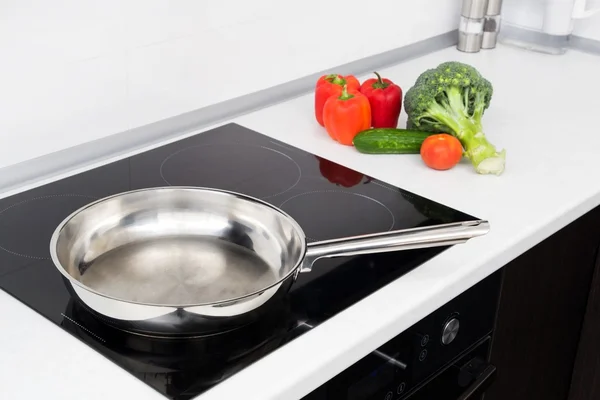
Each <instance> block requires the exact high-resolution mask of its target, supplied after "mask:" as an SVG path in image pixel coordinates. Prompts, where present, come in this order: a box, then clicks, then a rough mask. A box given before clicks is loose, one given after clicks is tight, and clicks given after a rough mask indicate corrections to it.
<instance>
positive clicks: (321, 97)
mask: <svg viewBox="0 0 600 400" xmlns="http://www.w3.org/2000/svg"><path fill="white" fill-rule="evenodd" d="M344 85H347V86H348V90H349V91H355V90H358V89H359V88H360V82H359V81H358V79H356V77H354V76H353V75H346V76H342V75H338V74H329V75H323V76H322V77H320V78H319V80H318V81H317V85H316V87H315V117H316V118H317V122H318V123H319V124H320V125H321V126H325V122H323V106H325V102H326V101H327V99H328V98H330V97H331V96H333V95H336V96H339V95H340V94H341V93H342V86H344Z"/></svg>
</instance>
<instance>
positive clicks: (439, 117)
mask: <svg viewBox="0 0 600 400" xmlns="http://www.w3.org/2000/svg"><path fill="white" fill-rule="evenodd" d="M492 92H493V88H492V85H491V84H490V83H489V82H488V81H487V80H486V79H484V78H483V77H482V76H481V75H480V74H479V72H478V71H477V70H476V69H475V68H473V67H471V66H469V65H466V64H461V63H458V62H447V63H443V64H440V65H439V66H438V67H437V68H436V69H432V70H428V71H425V72H424V73H423V74H421V76H419V78H418V79H417V82H416V83H415V85H414V86H413V87H412V88H410V89H409V90H408V92H407V93H406V97H405V100H404V102H405V109H406V112H407V114H408V118H409V125H410V127H411V128H414V129H421V130H426V131H431V132H446V133H450V134H452V135H454V136H456V137H457V138H458V139H459V140H460V142H461V144H462V145H463V148H464V155H465V156H466V157H467V158H468V159H469V160H470V161H471V163H472V164H473V166H474V167H475V170H476V171H477V172H478V173H480V174H496V175H500V174H501V173H502V172H503V171H504V164H505V157H506V152H505V151H504V150H502V151H501V152H498V151H497V150H496V148H495V147H494V145H493V144H491V143H490V142H489V141H488V139H487V138H486V136H485V134H484V132H483V126H482V124H481V118H482V117H483V114H484V112H485V110H486V109H487V107H488V106H489V103H490V100H491V96H492Z"/></svg>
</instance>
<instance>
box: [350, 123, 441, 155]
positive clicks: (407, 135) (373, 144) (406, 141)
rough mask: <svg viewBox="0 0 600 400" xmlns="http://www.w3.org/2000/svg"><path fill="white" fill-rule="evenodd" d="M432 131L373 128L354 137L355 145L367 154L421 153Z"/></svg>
mask: <svg viewBox="0 0 600 400" xmlns="http://www.w3.org/2000/svg"><path fill="white" fill-rule="evenodd" d="M431 135H432V133H431V132H422V131H416V130H411V129H398V128H373V129H367V130H365V131H362V132H360V133H359V134H358V135H356V136H355V137H354V141H353V144H354V147H356V150H358V151H359V152H361V153H367V154H419V152H420V151H421V145H422V144H423V141H424V140H425V139H427V137H429V136H431Z"/></svg>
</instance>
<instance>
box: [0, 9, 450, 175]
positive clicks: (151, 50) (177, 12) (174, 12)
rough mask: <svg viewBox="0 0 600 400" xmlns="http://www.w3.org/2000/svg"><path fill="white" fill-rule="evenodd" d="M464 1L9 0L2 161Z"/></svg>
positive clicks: (373, 49) (1, 31) (307, 59)
mask: <svg viewBox="0 0 600 400" xmlns="http://www.w3.org/2000/svg"><path fill="white" fill-rule="evenodd" d="M460 2H461V0H370V1H361V0H298V1H285V0H103V1H98V0H52V1H48V0H0V57H1V62H0V88H1V89H0V165H9V164H12V163H14V162H18V161H21V160H22V159H23V158H24V156H23V153H24V152H28V153H27V156H26V157H25V159H26V158H31V157H34V156H37V155H40V154H37V153H40V152H41V153H49V152H52V151H55V150H59V149H61V148H65V147H69V146H72V145H75V144H78V143H81V142H86V141H89V140H92V139H95V138H99V137H103V136H107V135H110V134H112V133H116V132H120V131H123V130H126V129H128V128H132V127H137V126H140V125H144V124H147V123H151V122H154V121H157V120H161V119H164V118H166V117H170V116H173V115H177V114H180V113H184V112H187V111H190V110H194V109H197V108H200V107H203V106H206V105H209V104H212V103H215V102H219V101H223V100H227V99H230V98H233V97H237V96H240V95H243V94H247V93H251V92H254V91H257V90H259V89H264V88H266V87H270V86H273V85H276V84H280V83H283V82H286V81H289V80H292V79H294V78H298V77H301V76H305V75H307V74H310V73H314V72H316V71H319V70H323V69H327V68H330V67H332V66H335V65H339V64H342V63H346V62H349V61H353V60H356V59H359V58H362V57H365V56H369V55H373V54H376V53H380V52H383V51H386V50H390V49H394V48H397V47H400V46H404V45H407V44H410V43H413V42H416V41H419V40H422V39H426V38H428V37H431V36H435V35H438V34H441V33H445V32H448V31H450V30H452V29H456V27H457V25H458V22H457V21H458V13H459V5H460ZM32 142H35V143H36V144H37V146H36V147H35V148H36V149H37V148H42V150H35V149H33V148H32V146H30V144H31V143H32Z"/></svg>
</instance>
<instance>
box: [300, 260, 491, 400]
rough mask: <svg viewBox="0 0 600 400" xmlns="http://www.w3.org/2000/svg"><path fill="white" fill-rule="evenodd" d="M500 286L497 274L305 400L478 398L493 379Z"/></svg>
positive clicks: (348, 369) (337, 376)
mask: <svg viewBox="0 0 600 400" xmlns="http://www.w3.org/2000/svg"><path fill="white" fill-rule="evenodd" d="M500 286H501V271H498V272H496V273H494V274H493V275H490V276H489V277H487V278H486V279H484V280H483V281H481V282H479V283H478V284H476V285H475V286H473V287H472V288H470V289H468V290H467V291H465V292H463V293H462V294H460V295H459V296H457V297H456V298H454V299H453V300H451V301H449V302H448V303H446V304H445V305H443V306H442V307H440V308H439V309H437V310H436V311H434V312H433V313H431V314H430V315H428V316H427V317H425V318H423V319H422V320H421V321H419V322H417V323H416V324H415V325H413V326H412V327H410V328H409V329H407V330H406V331H405V332H403V333H401V334H400V335H398V336H396V337H394V338H393V339H391V340H390V341H388V342H387V343H385V344H384V345H383V346H381V347H379V348H378V349H376V350H374V351H373V352H371V353H369V354H368V355H366V356H365V357H364V358H362V359H361V360H359V361H358V362H356V363H355V364H353V365H351V366H350V367H348V368H347V369H346V370H344V371H342V372H341V373H340V374H338V375H336V376H335V377H333V378H332V379H330V380H329V381H328V382H326V383H325V384H323V385H322V386H320V387H319V388H317V389H316V390H314V391H313V392H311V393H310V394H308V395H307V396H305V397H304V399H303V400H325V399H327V400H372V399H373V400H432V399H435V400H480V399H482V397H483V394H484V393H485V390H486V388H488V387H489V385H491V384H493V381H494V378H495V376H496V368H495V367H494V366H493V365H492V364H490V362H489V356H490V351H491V345H492V338H493V329H494V321H495V316H496V310H497V306H498V298H499V293H500ZM349 334H351V332H349Z"/></svg>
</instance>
